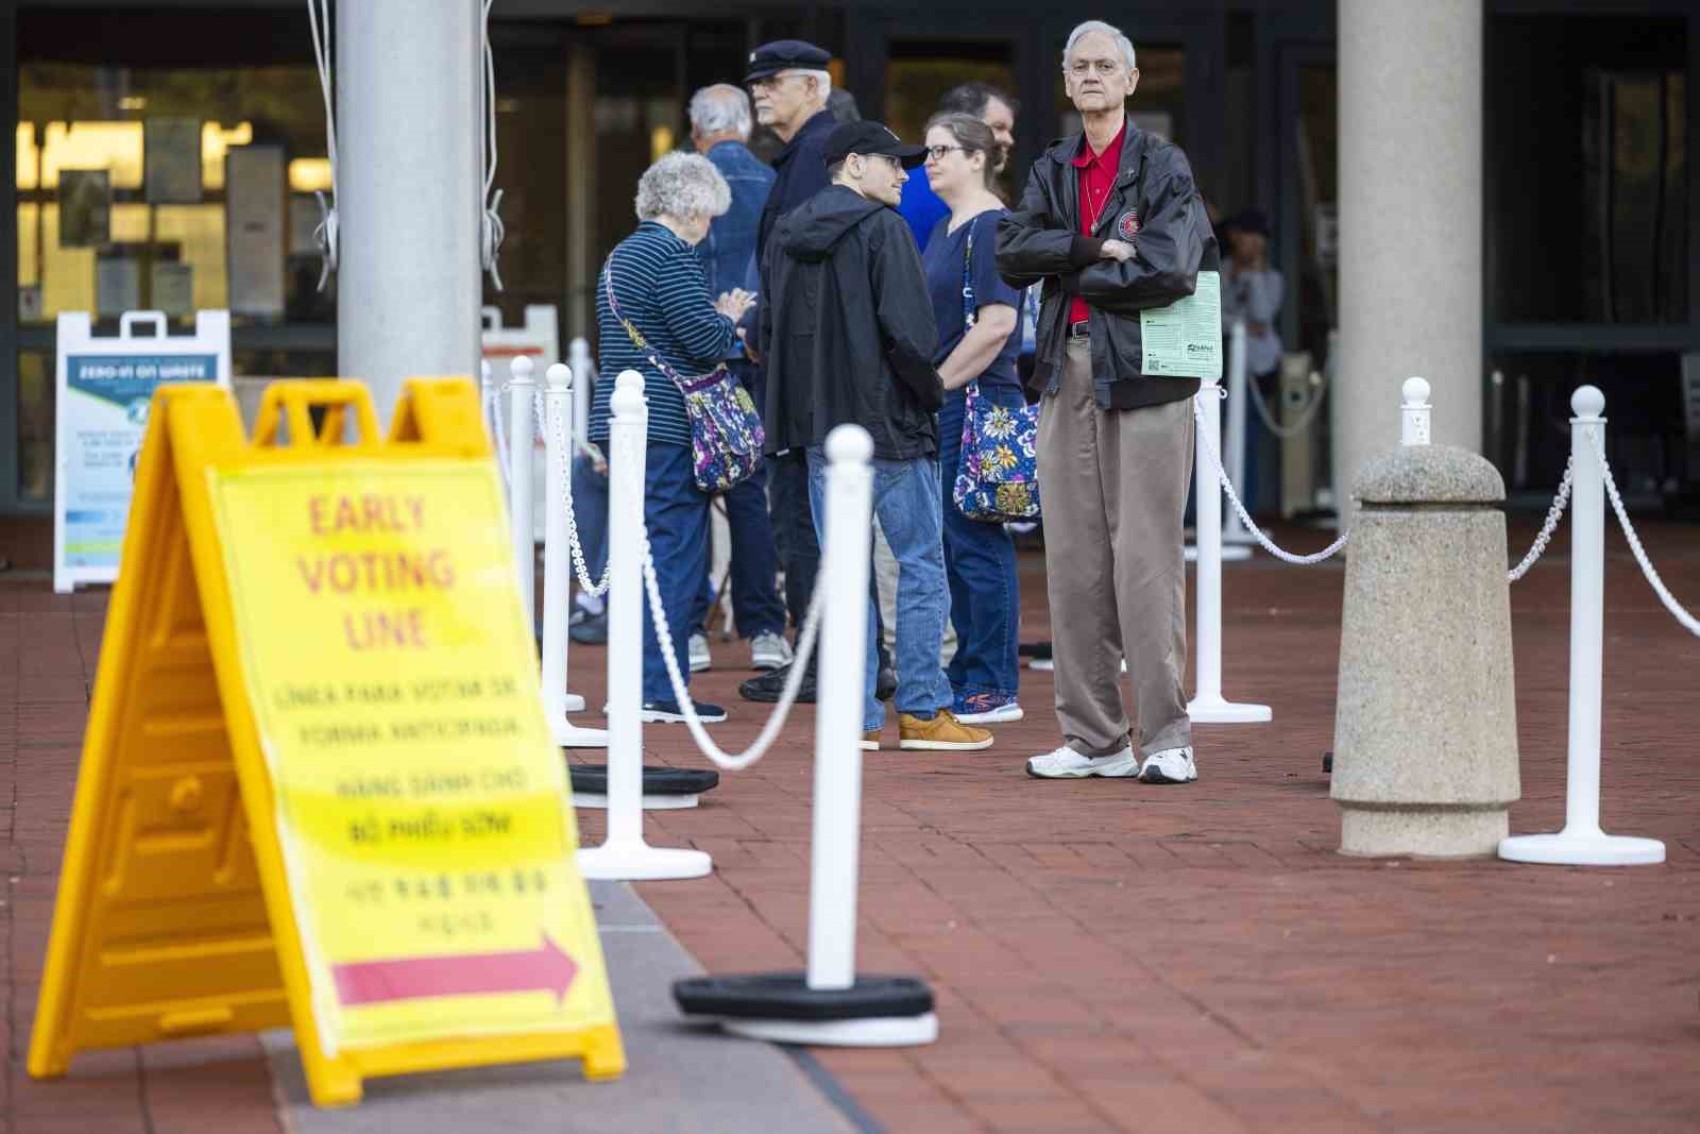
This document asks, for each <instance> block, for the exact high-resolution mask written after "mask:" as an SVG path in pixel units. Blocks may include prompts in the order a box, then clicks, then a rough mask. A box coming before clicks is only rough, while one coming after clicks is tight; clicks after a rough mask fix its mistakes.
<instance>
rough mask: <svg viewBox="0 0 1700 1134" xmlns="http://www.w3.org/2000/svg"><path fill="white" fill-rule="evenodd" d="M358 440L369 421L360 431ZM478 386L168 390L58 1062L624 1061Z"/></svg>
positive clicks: (58, 948)
mask: <svg viewBox="0 0 1700 1134" xmlns="http://www.w3.org/2000/svg"><path fill="white" fill-rule="evenodd" d="M349 434H355V435H357V439H349V438H348V435H349ZM511 547H512V544H511V541H510V540H509V537H508V532H507V520H506V518H505V516H504V510H503V508H502V505H501V489H500V485H499V484H498V482H497V479H496V469H495V466H494V464H493V463H492V462H491V460H490V452H489V447H488V443H487V441H486V440H485V437H484V431H483V426H482V423H481V420H480V416H479V412H478V398H477V394H476V392H475V390H474V388H473V386H472V384H471V383H470V382H468V381H466V380H464V379H416V380H414V381H412V382H409V383H408V385H407V389H406V392H405V395H404V397H403V399H402V402H401V405H400V406H399V407H398V409H397V412H396V419H395V422H394V428H393V429H392V431H391V436H390V438H389V439H388V440H387V441H386V440H384V439H382V438H381V437H380V435H379V432H378V426H377V419H376V416H375V414H374V413H373V410H372V404H371V401H370V399H369V398H368V396H367V394H366V391H365V389H364V387H362V386H360V385H359V384H357V383H353V382H343V381H333V380H323V381H299V382H280V383H275V384H274V385H273V386H272V387H271V388H270V389H269V390H268V391H267V395H266V399H265V401H264V403H263V405H262V407H261V410H260V417H259V421H258V423H257V425H256V428H255V435H254V439H253V441H252V442H251V443H250V442H249V441H247V440H246V439H245V438H244V437H243V435H242V426H241V421H240V418H239V417H238V415H237V410H236V403H235V401H234V400H233V399H232V397H231V395H230V393H229V392H228V391H226V390H223V389H218V388H213V387H207V386H188V385H185V386H174V387H165V388H163V389H161V390H160V392H159V393H158V395H157V397H156V399H155V402H154V408H153V412H152V415H151V417H150V420H149V423H148V432H147V437H146V441H145V443H144V445H143V448H142V454H141V459H140V462H139V465H138V468H137V474H136V497H135V507H134V510H133V512H132V513H131V519H130V525H129V529H128V533H127V535H126V537H125V544H124V552H123V563H124V570H123V572H122V573H121V574H120V576H119V579H118V584H117V586H116V588H115V590H114V592H113V595H112V602H111V607H110V610H109V613H108V616H107V629H106V636H105V639H104V641H103V643H102V646H101V654H100V668H99V673H98V676H97V679H96V683H95V689H94V704H93V707H92V709H91V711H90V714H89V721H88V731H87V736H86V739H85V742H84V747H83V760H82V767H81V771H80V773H79V776H78V782H77V796H76V804H75V808H74V810H73V813H72V818H71V829H70V834H69V837H68V840H67V846H66V852H65V863H64V871H63V877H62V880H61V882H60V888H59V897H58V904H57V907H56V909H55V911H54V918H53V936H52V939H51V943H50V945H49V949H48V957H47V970H46V975H45V977H44V978H43V981H42V989H41V999H40V1007H39V1010H38V1013H37V1016H36V1021H35V1034H34V1036H33V1038H32V1041H31V1045H30V1054H29V1070H30V1073H31V1074H32V1075H35V1076H38V1077H44V1076H55V1075H62V1074H64V1073H65V1071H66V1070H67V1068H68V1067H69V1065H70V1061H71V1058H72V1056H73V1055H74V1054H75V1053H76V1052H78V1051H81V1050H86V1049H89V1048H100V1047H115V1046H126V1045H130V1044H138V1043H150V1042H153V1041H156V1040H166V1039H174V1038H178V1037H183V1036H193V1035H207V1034H214V1033H229V1032H246V1031H254V1030H257V1029H261V1028H271V1027H280V1026H285V1025H293V1027H294V1030H295V1037H296V1041H297V1044H298V1046H299V1048H300V1052H301V1059H302V1062H303V1063H304V1065H305V1068H306V1073H307V1082H308V1084H309V1086H310V1088H311V1091H312V1095H313V1100H314V1102H316V1103H317V1104H319V1105H321V1106H334V1105H339V1104H347V1103H352V1102H356V1101H358V1100H359V1099H360V1096H361V1091H362V1081H363V1080H364V1079H365V1078H366V1077H368V1076H373V1075H398V1074H405V1073H408V1072H416V1071H428V1070H436V1069H441V1068H450V1067H467V1066H473V1065H478V1064H490V1063H508V1062H517V1061H522V1060H536V1059H556V1058H563V1057H579V1058H582V1060H583V1063H584V1071H585V1075H586V1077H587V1078H590V1079H605V1078H612V1077H615V1076H618V1075H619V1074H621V1073H622V1072H623V1071H624V1069H625V1056H624V1053H623V1051H622V1049H621V1045H620V1035H619V1030H618V1027H617V1025H616V1023H615V1019H614V1008H613V1002H612V999H611V998H610V996H609V992H608V981H607V975H606V971H605V969H604V968H603V961H602V952H601V948H600V945H599V943H598V940H597V935H596V926H595V921H594V918H593V915H592V912H591V907H590V901H589V896H588V894H587V893H586V890H585V886H584V881H583V879H582V878H581V877H580V875H579V873H578V871H577V868H576V866H575V860H574V851H575V849H576V847H577V843H578V832H577V827H576V824H575V821H574V817H573V811H572V808H571V806H570V802H569V799H568V794H567V793H568V786H567V781H566V770H565V768H564V766H563V765H562V762H561V759H560V756H559V753H558V752H557V751H556V749H555V747H554V744H553V743H552V741H551V740H550V736H549V728H548V722H547V720H546V718H545V716H544V713H543V708H542V703H541V700H540V690H539V687H538V680H537V666H536V655H535V652H534V647H533V644H532V634H531V626H530V619H529V618H528V617H527V614H526V612H524V611H522V610H521V609H520V602H519V599H518V589H517V587H516V585H515V576H514V564H513V558H512V551H511Z"/></svg>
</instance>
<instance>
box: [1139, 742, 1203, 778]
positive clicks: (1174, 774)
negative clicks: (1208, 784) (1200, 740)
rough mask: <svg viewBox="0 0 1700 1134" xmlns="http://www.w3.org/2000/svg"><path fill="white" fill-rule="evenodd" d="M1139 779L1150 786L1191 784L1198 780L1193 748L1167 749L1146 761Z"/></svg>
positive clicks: (1155, 753) (1147, 758) (1153, 754)
mask: <svg viewBox="0 0 1700 1134" xmlns="http://www.w3.org/2000/svg"><path fill="white" fill-rule="evenodd" d="M1139 778H1140V779H1141V780H1142V781H1144V782H1145V783H1148V784H1190V783H1191V782H1192V781H1193V780H1196V779H1197V778H1198V765H1197V764H1194V763H1193V761H1192V749H1191V748H1165V749H1163V751H1161V752H1153V753H1152V754H1151V755H1150V756H1148V757H1146V759H1145V769H1144V770H1143V771H1142V772H1140V773H1139Z"/></svg>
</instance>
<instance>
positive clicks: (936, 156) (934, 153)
mask: <svg viewBox="0 0 1700 1134" xmlns="http://www.w3.org/2000/svg"><path fill="white" fill-rule="evenodd" d="M973 152H974V151H973V150H971V149H969V148H968V147H967V146H928V147H927V160H928V161H943V160H944V155H945V154H948V153H963V154H971V153H973Z"/></svg>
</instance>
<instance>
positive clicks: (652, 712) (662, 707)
mask: <svg viewBox="0 0 1700 1134" xmlns="http://www.w3.org/2000/svg"><path fill="white" fill-rule="evenodd" d="M692 703H693V704H695V705H696V709H697V719H698V720H700V721H702V723H703V724H719V723H720V722H721V721H723V720H725V719H726V710H725V709H722V708H721V707H720V706H719V705H710V704H709V703H708V702H707V701H695V702H692ZM638 719H639V720H641V721H643V723H644V724H684V723H685V711H684V710H683V709H681V708H680V707H679V702H677V701H645V702H644V703H643V713H642V714H641V715H640V716H639V718H638Z"/></svg>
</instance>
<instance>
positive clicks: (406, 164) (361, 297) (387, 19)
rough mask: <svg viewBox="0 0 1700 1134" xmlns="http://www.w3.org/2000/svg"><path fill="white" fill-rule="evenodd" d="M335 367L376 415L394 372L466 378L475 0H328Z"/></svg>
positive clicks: (474, 328)
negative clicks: (337, 223)
mask: <svg viewBox="0 0 1700 1134" xmlns="http://www.w3.org/2000/svg"><path fill="white" fill-rule="evenodd" d="M336 21H337V29H336V30H337V35H336V43H335V55H336V57H335V67H336V96H337V97H336V118H337V121H336V129H337V150H338V163H337V205H338V211H339V213H340V217H341V222H342V239H341V253H340V261H339V264H338V268H337V311H336V313H337V353H338V359H337V369H338V370H339V372H340V373H342V374H344V375H347V376H349V377H353V378H361V379H364V380H365V381H366V383H367V384H368V385H369V386H370V387H371V388H372V396H373V399H374V401H376V403H377V406H378V413H379V418H380V420H381V421H384V422H386V423H387V422H388V421H389V419H390V414H391V410H392V409H393V407H394V405H395V402H396V398H397V397H398V395H399V394H400V392H401V383H402V380H403V379H404V378H409V377H412V376H415V375H427V374H428V375H446V374H466V375H473V376H476V375H477V373H478V360H479V330H480V317H479V304H480V301H481V299H482V296H483V279H482V275H481V268H480V265H479V240H480V230H479V225H480V217H481V204H480V196H481V194H482V191H483V176H484V174H483V161H482V158H481V146H482V141H483V131H482V127H481V121H480V108H479V84H480V82H481V76H482V70H481V68H482V49H481V43H482V36H481V32H480V13H479V5H478V0H424V2H423V3H422V2H421V0H359V2H358V3H343V4H338V5H337V6H336Z"/></svg>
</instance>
